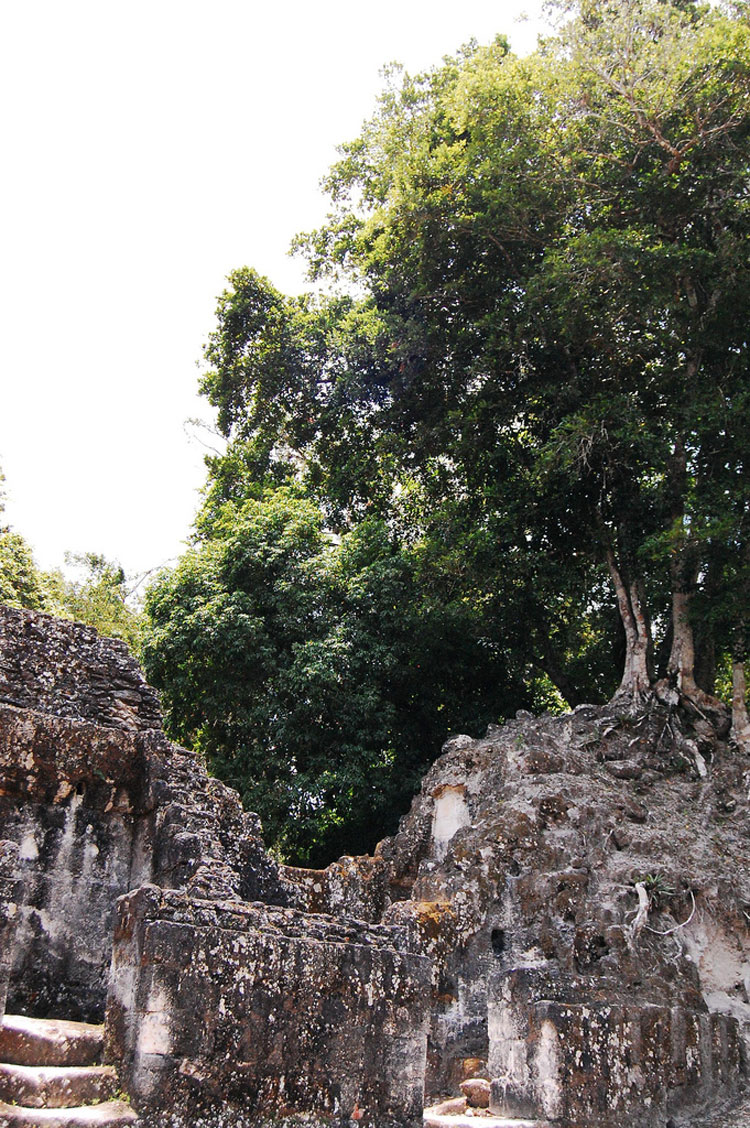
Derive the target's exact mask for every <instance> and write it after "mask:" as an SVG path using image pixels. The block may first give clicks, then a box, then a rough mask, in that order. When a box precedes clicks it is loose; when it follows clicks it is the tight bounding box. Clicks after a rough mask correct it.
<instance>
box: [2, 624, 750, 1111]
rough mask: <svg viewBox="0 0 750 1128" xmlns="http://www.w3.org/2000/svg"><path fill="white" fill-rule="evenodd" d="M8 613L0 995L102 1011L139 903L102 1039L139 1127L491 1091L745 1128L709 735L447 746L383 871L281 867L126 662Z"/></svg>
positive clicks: (513, 729) (533, 730)
mask: <svg viewBox="0 0 750 1128" xmlns="http://www.w3.org/2000/svg"><path fill="white" fill-rule="evenodd" d="M14 616H15V618H14ZM11 620H12V621H11ZM0 621H4V626H3V628H2V629H3V631H4V632H5V634H4V637H5V638H6V639H8V638H9V639H10V644H9V646H8V652H9V653H10V655H11V657H10V659H8V658H5V659H4V658H2V657H1V656H0V666H1V667H2V670H1V671H0V700H2V699H4V700H5V701H6V702H7V704H5V705H0V838H2V839H5V840H9V841H10V842H11V845H10V846H7V847H5V846H3V844H2V843H0V940H1V939H2V938H3V937H7V938H8V940H7V943H8V944H10V948H11V958H10V963H9V968H8V967H7V966H6V971H5V972H4V971H3V967H4V965H3V956H2V954H0V1002H1V998H2V990H3V975H4V974H6V973H8V974H9V975H10V993H11V999H13V998H23V999H25V1000H26V1001H27V1002H28V1003H29V1005H34V1004H35V998H34V992H36V993H37V996H36V1004H38V1005H40V1006H41V1005H44V1006H45V1007H47V1008H48V1007H49V1005H50V1003H53V1004H55V1005H57V1004H59V1005H60V1006H62V1004H63V1003H70V1002H71V1001H77V1004H78V1005H79V1011H80V1013H82V1014H83V1008H84V1006H90V1007H92V1008H93V1010H92V1013H94V1011H97V1008H98V1013H100V1011H101V1006H102V1003H103V994H104V990H105V986H106V982H107V980H106V976H107V971H106V968H107V965H108V960H109V955H110V952H111V943H112V941H111V937H112V926H113V924H114V922H115V901H116V898H117V897H119V896H120V894H124V893H126V892H127V891H128V890H130V889H133V888H135V887H138V886H140V887H142V888H141V889H140V891H139V892H137V893H134V894H132V895H129V896H127V897H126V898H125V899H124V900H122V901H121V902H120V910H119V915H118V917H117V923H116V929H117V932H116V942H115V947H116V952H115V970H114V976H113V978H112V981H111V985H110V1008H109V1020H108V1027H109V1043H108V1044H109V1046H110V1052H111V1054H112V1056H113V1057H114V1058H115V1059H116V1060H117V1061H119V1062H120V1063H121V1064H122V1065H123V1067H124V1077H125V1079H126V1082H127V1085H128V1086H129V1087H130V1090H131V1092H132V1093H133V1095H134V1099H135V1100H136V1103H138V1102H140V1107H141V1108H142V1111H143V1113H144V1117H143V1123H144V1126H145V1128H155V1126H156V1125H157V1124H158V1125H159V1126H160V1128H162V1126H164V1128H188V1125H189V1126H190V1128H204V1126H205V1128H245V1125H248V1126H249V1125H250V1124H252V1125H253V1128H259V1126H260V1125H261V1124H264V1123H270V1122H271V1121H272V1120H273V1121H275V1122H279V1123H281V1122H286V1121H288V1122H289V1123H295V1124H298V1125H299V1124H302V1123H310V1124H312V1123H319V1122H320V1120H321V1119H322V1120H326V1119H328V1120H333V1121H338V1122H339V1123H345V1122H347V1121H349V1120H351V1122H352V1123H354V1124H357V1123H360V1122H363V1123H364V1124H365V1125H369V1124H372V1125H373V1126H375V1125H376V1126H377V1128H387V1125H389V1124H394V1125H406V1124H412V1123H416V1122H417V1120H418V1111H416V1108H417V1104H418V1103H419V1102H418V1099H417V1094H418V1093H419V1092H420V1090H421V1084H422V1079H423V1077H424V1078H425V1080H426V1090H427V1094H428V1097H430V1098H435V1099H436V1098H438V1097H451V1096H455V1094H456V1093H457V1092H458V1088H459V1085H460V1083H461V1082H462V1081H464V1080H465V1079H466V1078H467V1077H485V1078H486V1079H487V1080H489V1081H491V1098H490V1105H491V1108H490V1114H491V1115H490V1116H489V1117H485V1121H486V1122H487V1123H489V1121H490V1120H491V1119H492V1118H493V1117H494V1118H496V1119H497V1120H502V1119H503V1118H505V1119H507V1118H508V1117H511V1118H513V1117H514V1118H516V1119H518V1118H526V1119H527V1120H529V1121H534V1122H536V1123H541V1122H542V1121H548V1122H549V1123H553V1124H555V1125H557V1126H558V1128H572V1126H573V1125H575V1126H576V1128H624V1126H625V1125H631V1124H633V1123H637V1124H638V1125H639V1126H643V1128H651V1126H652V1125H653V1126H654V1128H656V1125H658V1126H659V1128H663V1126H664V1124H665V1123H666V1121H667V1118H668V1117H669V1118H671V1119H673V1120H674V1121H675V1123H678V1124H683V1123H684V1124H692V1125H694V1126H695V1128H697V1125H698V1124H700V1125H701V1128H703V1126H704V1125H706V1126H708V1125H711V1128H714V1125H718V1124H719V1123H722V1124H726V1125H727V1126H731V1128H740V1125H742V1123H743V1122H742V1117H743V1116H744V1115H745V1113H744V1112H743V1106H742V1104H741V1103H740V1104H739V1105H738V1104H737V1099H738V1087H739V1086H740V1084H741V1083H742V1081H743V1079H744V1076H745V1071H746V1057H747V1031H748V1026H749V1025H750V997H749V992H750V960H749V953H750V935H749V933H748V921H749V920H750V866H748V848H749V846H750V817H749V815H748V803H747V794H748V783H749V782H750V763H749V762H748V761H747V759H745V758H743V757H742V756H741V754H740V753H739V752H738V751H737V750H736V749H734V748H732V747H731V746H730V745H728V744H727V743H726V731H727V728H726V725H725V723H724V720H723V719H722V717H721V716H720V715H718V714H717V716H715V717H711V718H708V717H702V716H698V715H697V714H696V715H694V716H692V717H689V716H687V715H686V714H685V713H684V712H683V713H680V712H678V711H676V710H674V709H668V708H666V707H663V706H659V707H656V708H654V709H653V710H652V711H651V712H650V713H649V714H647V715H641V716H640V717H632V716H629V715H626V714H624V713H619V712H618V711H617V710H616V709H614V708H611V707H610V708H602V709H598V708H594V707H592V706H584V707H579V709H577V710H576V711H575V712H574V713H573V714H570V715H568V716H565V717H546V718H540V719H538V720H535V719H534V718H533V717H531V716H530V715H529V714H523V715H519V717H518V718H517V719H516V720H515V721H513V722H510V723H508V724H506V725H505V726H503V727H502V728H499V727H492V728H491V729H490V730H489V731H488V733H487V736H486V737H485V738H484V739H483V740H473V739H471V738H470V737H467V736H462V737H457V738H455V739H454V740H451V741H450V742H449V743H448V744H447V745H446V747H445V749H444V752H443V755H442V756H441V758H440V759H439V760H438V761H437V762H436V763H435V765H434V766H433V768H432V769H431V771H430V772H429V773H428V775H427V776H426V778H425V780H424V784H423V787H422V790H421V793H420V795H419V796H418V797H417V799H416V800H415V802H414V805H413V807H412V810H411V812H410V813H409V814H408V815H407V816H406V818H405V819H404V820H403V821H402V824H401V827H400V830H399V833H398V834H397V835H396V836H395V837H394V838H392V839H388V840H386V841H384V842H383V843H381V844H380V846H379V847H378V849H377V851H376V854H375V857H373V858H342V859H340V860H339V862H337V863H335V864H334V865H333V866H330V867H329V868H328V869H327V870H326V871H323V872H316V871H310V870H300V869H287V868H284V867H279V866H277V865H276V863H275V862H273V861H272V860H271V859H270V858H269V857H268V856H267V854H266V853H265V850H264V849H263V845H262V842H261V839H260V827H259V825H258V822H257V819H256V818H255V816H252V815H248V814H246V813H245V812H243V811H242V809H241V807H240V804H239V801H238V799H237V797H236V795H235V794H234V793H233V792H231V791H230V790H229V789H228V788H226V787H223V786H222V785H221V784H219V783H217V782H216V781H212V780H210V779H209V778H208V777H207V775H206V773H205V771H204V769H203V768H202V766H201V765H200V763H199V762H198V761H197V760H196V758H195V757H194V756H192V755H191V754H190V753H189V752H186V751H185V750H184V749H180V748H177V747H175V746H174V745H172V744H170V743H169V741H167V740H166V738H165V737H164V735H163V734H162V733H161V732H160V731H158V730H157V729H156V728H155V727H153V726H154V724H155V723H156V722H157V719H158V718H157V714H156V712H155V711H154V708H153V701H151V698H150V697H149V694H150V691H148V690H147V687H146V689H143V687H142V685H141V682H139V681H138V678H139V677H140V675H137V671H136V672H135V673H134V671H133V669H132V668H128V669H125V673H123V672H122V669H121V668H120V667H121V665H122V663H121V659H122V655H121V654H120V655H119V656H117V655H115V658H114V659H113V658H112V656H111V655H109V654H108V653H107V647H108V644H106V643H105V641H104V640H98V641H97V640H96V639H95V638H92V637H90V636H88V635H86V634H85V629H84V634H79V633H77V631H78V628H74V627H71V625H70V624H62V625H61V624H54V621H51V620H49V619H48V618H47V617H45V616H34V615H31V614H30V613H19V612H8V611H7V609H5V610H4V609H1V608H0ZM47 631H51V635H52V639H51V649H50V654H51V658H50V663H49V669H48V670H46V671H45V658H44V655H45V642H44V635H45V632H47ZM66 631H69V632H72V633H70V634H69V636H68V637H69V641H70V646H71V651H72V657H73V666H74V673H73V674H71V675H70V677H68V675H67V674H66V673H65V668H64V646H63V642H62V640H64V638H65V637H66ZM24 640H25V641H24ZM26 645H28V646H30V648H31V650H30V654H31V660H30V664H29V668H28V671H24V665H23V652H24V646H26ZM1 654H2V649H1V647H0V655H1ZM125 667H127V663H125ZM125 667H123V669H124V668H125ZM113 669H118V670H120V672H119V673H117V674H116V677H117V678H119V679H120V680H121V681H127V682H128V684H127V685H126V686H122V685H120V686H118V687H116V688H117V689H118V693H119V696H118V695H117V694H114V693H111V692H110V690H109V689H108V688H107V684H108V678H109V677H110V674H111V673H112V670H113ZM128 671H129V672H128ZM3 679H4V681H3ZM128 679H130V680H129V681H128ZM141 681H142V679H141ZM123 693H131V694H132V695H133V696H132V698H130V699H129V698H127V697H125V696H123ZM136 698H137V699H136ZM19 890H20V892H19ZM248 902H256V903H253V904H248ZM257 902H263V904H259V903H257ZM16 906H17V907H16ZM97 930H99V931H97ZM87 944H88V945H89V947H88V948H87V947H86V945H87ZM94 951H96V952H97V955H96V958H91V953H93V952H94ZM1 952H2V949H0V953H1ZM5 962H6V965H7V964H8V961H7V959H6V961H5ZM196 969H197V970H196ZM44 984H47V985H49V986H48V987H44V989H42V987H43V985H44ZM55 984H58V985H59V990H58V994H57V995H56V996H54V992H53V990H52V987H53V985H55ZM428 1027H429V1040H428V1042H427V1054H426V1065H425V1039H426V1035H427V1028H428ZM732 1102H734V1104H735V1106H736V1107H735V1109H734V1111H732V1108H731V1106H732ZM696 1110H699V1111H696ZM474 1112H475V1117H474V1118H475V1119H477V1120H479V1121H480V1122H481V1112H480V1110H474ZM444 1115H448V1114H444V1113H440V1114H438V1113H434V1116H436V1117H437V1116H440V1117H442V1116H444ZM462 1115H466V1116H467V1117H468V1118H469V1119H471V1116H470V1114H469V1111H468V1110H467V1112H466V1114H462ZM722 1117H724V1119H723V1120H722V1119H721V1118H722ZM0 1123H2V1120H1V1119H0ZM743 1128H744V1125H743Z"/></svg>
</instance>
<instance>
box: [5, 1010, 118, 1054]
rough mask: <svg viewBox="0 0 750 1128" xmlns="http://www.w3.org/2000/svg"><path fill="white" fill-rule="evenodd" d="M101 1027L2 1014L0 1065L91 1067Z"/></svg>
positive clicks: (99, 1048) (101, 1036) (99, 1044)
mask: <svg viewBox="0 0 750 1128" xmlns="http://www.w3.org/2000/svg"><path fill="white" fill-rule="evenodd" d="M103 1042H104V1027H103V1026H95V1025H94V1024H93V1023H90V1022H68V1021H66V1020H64V1019H61V1018H27V1017H26V1016H25V1015H18V1014H6V1016H5V1018H4V1019H3V1021H2V1025H0V1061H4V1062H8V1063H10V1064H11V1065H95V1064H96V1063H97V1062H98V1061H100V1059H101V1053H102V1045H103Z"/></svg>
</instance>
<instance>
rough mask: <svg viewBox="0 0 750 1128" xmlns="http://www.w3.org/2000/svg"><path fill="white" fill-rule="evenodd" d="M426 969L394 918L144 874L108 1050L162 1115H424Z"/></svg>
mask: <svg viewBox="0 0 750 1128" xmlns="http://www.w3.org/2000/svg"><path fill="white" fill-rule="evenodd" d="M397 945H398V947H397ZM428 983H429V962H428V960H427V959H425V958H424V957H423V956H420V955H418V954H415V953H412V952H409V951H408V946H407V943H406V938H405V937H404V936H403V935H399V932H398V930H397V929H394V928H383V927H378V926H372V925H366V924H363V923H361V922H355V921H336V920H333V919H332V918H330V917H325V916H314V915H309V914H302V913H300V912H298V911H295V910H290V909H278V908H270V907H267V906H263V905H259V904H254V905H245V904H236V903H226V902H224V903H217V902H206V901H200V900H198V901H196V900H191V899H188V898H186V897H185V896H183V895H182V894H179V893H166V892H164V891H162V890H159V889H157V888H156V887H153V886H152V887H146V888H143V889H140V890H139V891H138V892H137V893H134V894H132V895H131V896H129V897H126V898H124V899H123V901H121V903H120V907H119V922H118V928H117V933H116V941H115V952H114V961H113V978H112V991H111V995H110V1001H109V1011H108V1016H107V1029H108V1034H109V1046H108V1050H109V1055H110V1057H111V1058H112V1059H113V1060H116V1061H119V1062H121V1063H123V1069H124V1077H125V1079H126V1084H127V1089H128V1092H129V1093H130V1094H131V1095H132V1097H133V1099H134V1100H135V1102H136V1104H137V1106H138V1108H139V1111H140V1112H141V1113H143V1114H144V1115H146V1116H148V1115H151V1116H152V1117H155V1123H162V1121H161V1120H160V1119H159V1118H160V1117H162V1116H163V1115H164V1110H165V1109H169V1110H170V1113H171V1118H170V1121H169V1123H170V1124H171V1125H176V1124H179V1125H183V1124H184V1125H185V1128H188V1126H189V1125H193V1124H194V1123H195V1122H196V1117H197V1116H198V1115H199V1114H200V1113H201V1112H203V1111H205V1110H206V1109H207V1108H208V1109H209V1110H211V1109H213V1111H214V1117H215V1118H216V1117H217V1116H218V1119H216V1121H215V1122H216V1123H221V1124H224V1123H226V1124H233V1123H235V1120H236V1117H237V1116H238V1115H241V1116H243V1117H246V1118H248V1120H249V1121H250V1122H252V1123H259V1122H261V1121H262V1122H265V1121H266V1120H270V1119H274V1118H279V1117H294V1116H295V1115H299V1114H303V1113H307V1112H309V1111H310V1110H311V1109H314V1110H316V1111H317V1112H318V1113H320V1114H322V1115H324V1116H325V1117H326V1118H327V1119H330V1120H332V1121H335V1122H339V1123H346V1122H348V1121H350V1119H351V1118H352V1116H353V1114H355V1113H356V1115H355V1119H359V1120H361V1123H362V1124H363V1125H373V1126H377V1128H388V1126H389V1125H392V1124H399V1125H408V1124H413V1125H417V1124H418V1123H420V1122H421V1117H422V1097H423V1076H424V1060H425V1052H426V1042H427V1026H428V1021H429V1014H428V1003H429V993H428V989H427V988H428ZM160 1110H161V1111H160ZM213 1122H214V1121H212V1123H213ZM243 1123H244V1121H243Z"/></svg>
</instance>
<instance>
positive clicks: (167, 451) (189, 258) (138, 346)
mask: <svg viewBox="0 0 750 1128" xmlns="http://www.w3.org/2000/svg"><path fill="white" fill-rule="evenodd" d="M540 7H541V3H540V0H506V2H505V3H490V2H487V0H448V2H446V0H372V2H371V3H368V4H357V3H354V2H352V0H348V2H345V0H317V2H313V3H304V2H302V0H287V2H283V0H279V2H277V4H276V5H275V7H272V6H271V5H270V4H269V3H268V2H265V3H262V4H261V3H258V2H256V0H211V2H209V0H199V2H196V0H127V2H125V0H0V101H1V104H2V107H3V108H2V113H1V116H0V152H1V153H2V155H3V158H4V159H3V164H4V168H3V170H2V175H1V177H0V333H1V336H0V467H2V469H3V471H4V472H5V475H6V488H7V492H8V505H7V509H6V514H5V516H6V520H7V521H9V522H10V523H11V524H12V525H13V527H14V528H15V529H16V530H17V531H18V532H20V533H22V534H23V535H24V536H25V537H26V539H27V540H28V541H29V542H30V543H31V545H32V547H33V548H34V550H35V554H36V558H37V561H38V563H40V564H41V565H42V566H43V567H46V568H49V567H52V566H54V565H59V564H62V561H63V554H64V552H65V551H66V550H72V551H74V552H83V551H97V552H103V553H104V554H105V555H106V556H108V557H110V558H114V559H117V560H119V561H120V562H121V563H122V564H123V565H124V566H125V568H126V570H127V571H129V572H131V573H132V572H140V571H144V570H146V569H148V568H152V567H155V566H157V565H160V564H162V563H164V562H165V561H167V560H169V559H170V558H174V557H175V556H176V555H178V554H179V553H180V552H181V551H182V550H183V548H184V543H183V542H184V539H185V537H186V536H187V535H188V532H189V528H190V523H191V520H192V517H193V514H194V511H195V507H196V505H197V500H198V498H197V490H198V488H199V487H200V485H201V483H202V482H203V479H204V468H203V461H202V459H203V451H202V450H201V448H200V447H199V446H198V445H197V443H196V442H195V440H194V439H193V440H192V441H191V440H190V439H189V438H188V436H187V434H186V432H185V427H184V424H185V421H186V420H187V419H188V418H190V417H192V416H199V415H200V416H203V417H204V418H207V419H208V418H210V417H211V409H210V408H209V406H208V405H207V404H204V402H203V401H202V400H201V399H200V398H199V397H198V395H197V390H196V389H197V379H198V371H197V368H196V362H197V361H198V359H199V358H200V354H201V346H202V343H203V341H204V340H205V337H206V335H207V333H208V332H209V330H210V329H211V327H212V324H213V315H214V308H215V299H216V296H217V295H218V294H219V293H220V292H221V290H222V289H223V287H224V279H225V277H226V275H227V274H228V272H229V271H230V270H232V269H234V268H235V267H238V266H242V265H250V266H254V267H256V268H257V269H259V270H260V271H261V272H262V273H264V274H267V275H268V276H269V277H270V278H271V280H272V281H273V282H274V283H275V284H276V285H277V286H278V287H280V288H281V289H282V290H287V291H289V292H294V291H298V290H300V289H302V288H303V285H304V284H303V269H304V267H303V263H302V262H299V261H297V260H291V259H289V258H288V257H287V254H286V252H287V249H288V246H289V243H290V240H291V238H292V236H293V235H294V234H295V233H296V232H297V231H300V230H306V229H309V228H311V227H314V226H316V225H317V224H318V223H319V222H320V220H321V219H322V218H323V216H324V214H325V208H326V203H325V199H324V198H323V196H322V195H321V194H320V192H319V189H318V183H319V180H320V178H321V176H322V175H323V174H324V173H325V171H326V169H327V168H328V166H329V165H330V164H331V163H332V161H333V160H334V159H335V156H336V152H335V147H336V145H337V144H339V143H341V142H343V141H346V140H348V139H350V138H352V137H354V136H356V134H357V133H358V131H359V126H360V124H361V122H362V121H363V120H364V118H365V117H367V116H369V114H370V112H371V111H372V109H373V108H374V102H375V97H376V94H377V92H378V90H379V89H380V88H381V79H380V77H379V69H380V67H381V66H382V65H383V64H384V63H386V62H389V61H392V60H397V61H399V62H402V63H404V65H405V66H406V67H407V69H409V70H411V71H415V70H420V69H423V68H425V67H428V66H430V65H432V64H433V63H438V62H439V61H440V59H441V57H442V56H443V55H445V54H448V53H452V52H453V51H454V50H455V49H456V48H457V47H459V46H460V45H461V44H462V43H464V42H466V41H467V40H468V39H470V38H471V37H472V36H474V37H475V38H477V39H478V40H479V41H480V42H489V41H490V40H491V39H492V38H493V37H494V35H495V34H496V33H497V32H505V33H506V34H508V35H509V36H510V39H511V43H512V46H513V48H514V49H515V50H516V51H518V52H522V53H523V52H526V51H528V50H531V49H533V47H534V44H535V40H536V34H537V32H538V31H539V29H540V27H541V24H540V23H539V22H537V20H536V19H532V20H528V21H526V22H525V23H518V22H516V21H517V17H518V16H519V14H521V13H522V12H523V11H526V12H528V13H529V14H530V15H532V16H535V17H536V16H538V13H539V10H540Z"/></svg>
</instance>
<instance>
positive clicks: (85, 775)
mask: <svg viewBox="0 0 750 1128" xmlns="http://www.w3.org/2000/svg"><path fill="white" fill-rule="evenodd" d="M142 767H143V757H142V756H141V754H140V752H139V749H138V747H137V743H136V738H135V735H134V734H133V733H130V732H125V731H122V730H117V729H114V728H103V727H101V726H98V725H94V724H91V723H88V722H81V721H73V720H67V719H61V718H58V717H50V716H44V715H42V714H31V713H30V712H29V711H27V710H21V709H16V708H13V707H11V706H8V705H4V706H2V705H0V779H1V780H2V793H1V794H0V828H2V835H3V837H4V838H6V839H10V840H12V841H13V842H14V843H15V844H16V847H17V860H16V864H15V866H14V873H13V876H14V878H15V879H16V881H17V882H18V883H19V885H20V895H19V905H18V911H17V919H16V928H15V935H14V940H13V945H12V950H11V952H10V954H9V960H10V983H9V1003H10V1004H11V1006H12V1008H13V1009H15V1010H21V1011H23V1012H26V1013H29V1014H46V1015H52V1014H61V1015H68V1016H70V1017H77V1018H86V1019H89V1018H96V1017H97V1015H98V1016H99V1017H101V1015H102V1014H103V1011H104V1002H105V998H106V993H107V979H108V974H109V956H110V952H111V934H112V927H113V923H114V905H115V901H116V900H117V897H119V896H120V895H121V894H122V893H124V892H126V891H127V890H128V889H130V888H132V886H133V884H140V882H141V881H142V880H144V877H145V876H146V875H149V874H150V863H149V862H148V860H147V854H146V852H145V851H144V849H143V848H142V847H141V849H140V850H139V838H142V836H143V825H142V823H143V820H142V818H140V817H139V812H140V807H141V803H140V799H141V796H140V792H141V782H140V779H141V773H142Z"/></svg>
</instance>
